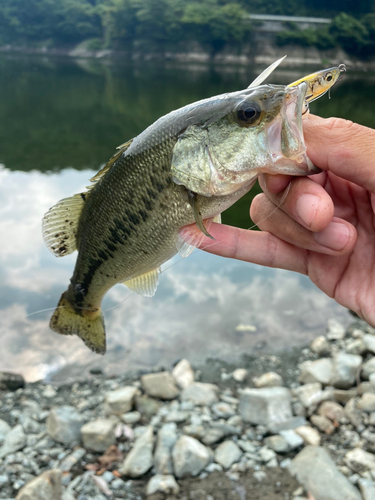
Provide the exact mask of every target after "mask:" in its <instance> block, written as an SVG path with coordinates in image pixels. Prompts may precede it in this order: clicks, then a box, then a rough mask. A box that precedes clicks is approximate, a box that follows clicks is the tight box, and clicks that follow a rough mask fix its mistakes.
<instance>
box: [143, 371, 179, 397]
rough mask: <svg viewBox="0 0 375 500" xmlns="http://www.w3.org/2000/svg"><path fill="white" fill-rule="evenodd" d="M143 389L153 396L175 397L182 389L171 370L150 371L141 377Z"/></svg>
mask: <svg viewBox="0 0 375 500" xmlns="http://www.w3.org/2000/svg"><path fill="white" fill-rule="evenodd" d="M141 381H142V385H143V389H144V391H145V393H146V394H148V395H149V396H152V397H153V398H160V399H174V398H176V397H177V396H178V395H179V393H180V391H179V389H178V387H177V386H176V383H175V379H174V378H173V377H172V375H171V374H170V373H169V372H159V373H149V374H148V375H143V376H142V377H141Z"/></svg>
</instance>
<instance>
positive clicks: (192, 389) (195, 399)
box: [181, 382, 219, 406]
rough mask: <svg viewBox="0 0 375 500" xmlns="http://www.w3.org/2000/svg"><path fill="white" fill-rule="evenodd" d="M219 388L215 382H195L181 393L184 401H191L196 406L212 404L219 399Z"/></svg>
mask: <svg viewBox="0 0 375 500" xmlns="http://www.w3.org/2000/svg"><path fill="white" fill-rule="evenodd" d="M218 392H219V388H218V386H217V385H214V384H204V383H202V382H194V383H193V384H191V385H190V386H189V387H187V388H186V389H184V390H183V391H182V393H181V400H182V401H191V402H192V403H194V405H196V406H211V405H212V404H214V403H216V402H217V401H218V400H219V399H218Z"/></svg>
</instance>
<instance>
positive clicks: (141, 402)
mask: <svg viewBox="0 0 375 500" xmlns="http://www.w3.org/2000/svg"><path fill="white" fill-rule="evenodd" d="M135 407H136V409H137V411H139V413H140V414H141V415H142V416H143V417H145V418H146V419H150V418H151V417H153V416H154V415H156V414H157V412H158V411H159V408H160V407H161V403H160V402H159V401H157V400H156V399H153V398H150V397H149V396H147V395H146V394H143V395H142V396H136V398H135Z"/></svg>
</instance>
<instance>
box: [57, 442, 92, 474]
mask: <svg viewBox="0 0 375 500" xmlns="http://www.w3.org/2000/svg"><path fill="white" fill-rule="evenodd" d="M85 455H86V450H85V449H84V448H77V449H76V450H74V451H73V452H72V453H71V454H70V455H68V456H67V457H65V458H64V459H63V460H62V462H61V463H60V465H59V469H60V470H61V471H62V472H69V471H70V470H71V469H72V468H73V467H74V466H75V465H76V464H77V463H78V462H79V461H80V460H81V459H82V458H83V457H84V456H85Z"/></svg>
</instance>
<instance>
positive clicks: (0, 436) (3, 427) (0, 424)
mask: <svg viewBox="0 0 375 500" xmlns="http://www.w3.org/2000/svg"><path fill="white" fill-rule="evenodd" d="M9 431H10V425H9V424H8V423H7V422H5V420H1V418H0V444H1V443H2V442H3V441H4V439H5V436H6V435H7V434H8V432H9Z"/></svg>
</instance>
